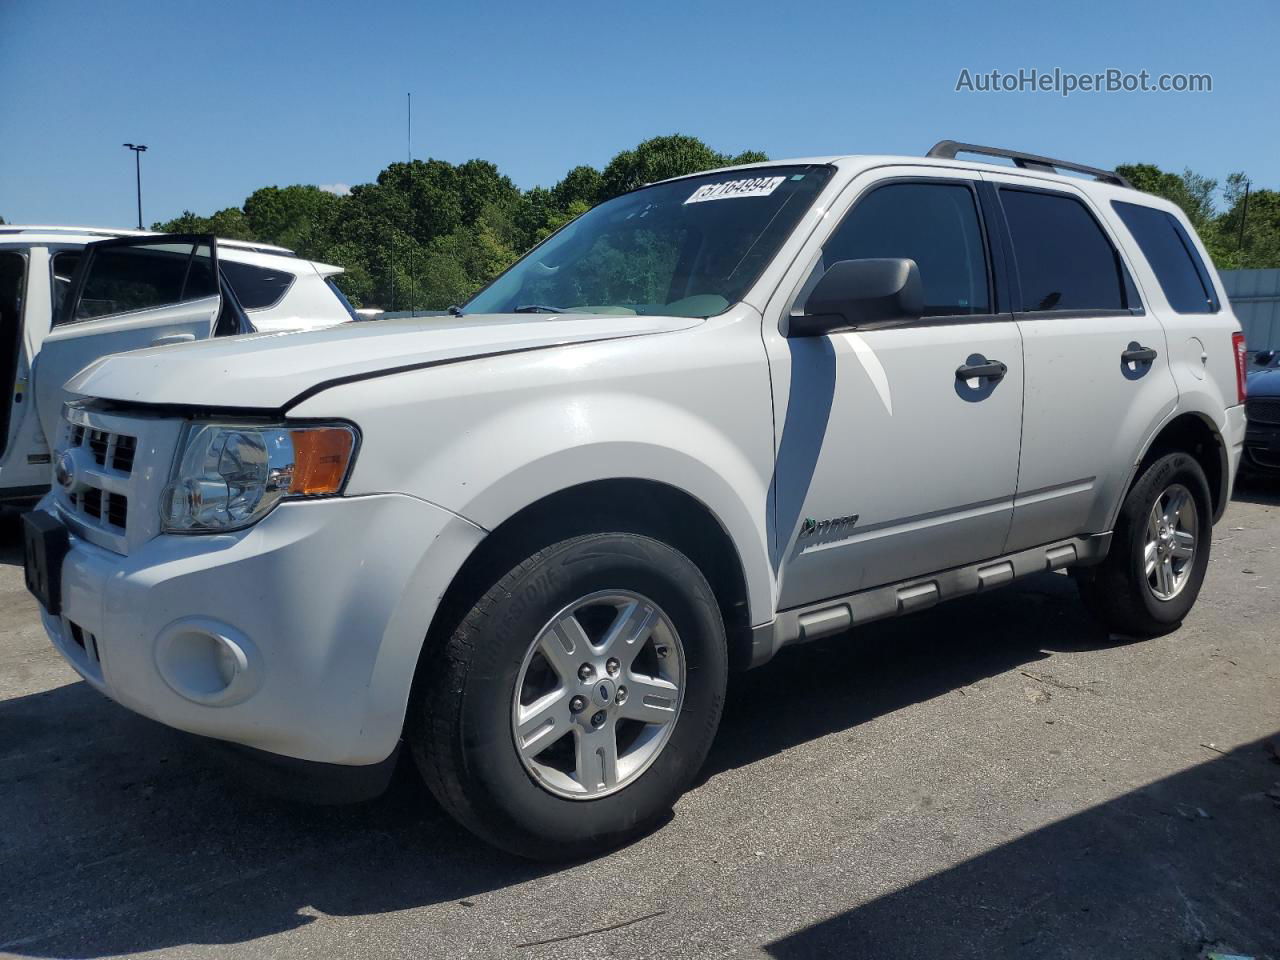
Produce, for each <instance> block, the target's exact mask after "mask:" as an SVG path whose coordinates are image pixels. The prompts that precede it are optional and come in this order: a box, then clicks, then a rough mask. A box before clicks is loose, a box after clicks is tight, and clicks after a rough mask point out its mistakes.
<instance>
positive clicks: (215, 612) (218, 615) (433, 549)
mask: <svg viewBox="0 0 1280 960" xmlns="http://www.w3.org/2000/svg"><path fill="white" fill-rule="evenodd" d="M41 507H42V509H47V510H48V511H49V512H50V513H54V514H55V515H56V511H55V510H54V509H53V508H52V507H51V506H50V501H49V500H46V501H44V502H43V503H42V505H41ZM481 536H483V531H482V530H481V529H480V528H479V527H476V526H474V525H473V524H471V523H468V522H467V521H466V520H463V519H462V518H460V517H458V516H456V515H454V514H452V513H450V512H448V511H446V510H443V509H441V508H439V507H436V506H434V505H433V504H429V503H426V502H424V501H422V500H418V499H415V498H413V497H407V496H399V495H392V494H385V495H377V496H366V497H351V498H339V499H333V500H324V501H314V502H309V503H304V502H297V503H286V504H282V505H281V506H280V507H278V508H277V509H276V510H275V511H274V512H273V513H272V514H271V515H270V516H268V517H267V518H265V519H264V520H263V521H261V522H260V523H259V524H257V525H256V526H254V527H250V528H249V529H247V530H243V531H239V532H237V533H232V534H225V535H221V536H194V537H182V536H160V537H156V538H154V539H152V540H150V541H148V542H146V543H144V544H143V545H142V546H141V547H140V548H138V549H137V550H135V551H134V552H133V553H131V554H130V555H128V556H123V555H120V554H117V553H113V552H111V551H109V550H105V549H103V548H101V547H98V546H95V545H94V544H91V543H89V542H87V541H85V540H83V539H81V538H79V537H76V536H74V535H72V537H71V546H70V550H69V552H68V553H67V555H66V559H65V561H64V564H63V567H62V581H61V582H62V610H61V612H60V615H59V616H56V617H54V616H50V615H49V614H48V613H47V612H44V611H42V616H43V620H44V626H45V630H46V632H47V633H48V634H49V637H50V639H51V640H52V642H53V644H54V646H55V647H56V648H57V649H58V651H59V652H60V653H61V654H62V655H63V657H64V658H66V660H67V661H68V663H70V664H71V666H72V667H73V668H75V670H76V671H77V672H79V673H80V675H81V676H83V677H84V678H85V680H87V681H88V682H89V683H90V684H92V685H93V686H94V687H96V688H97V689H98V690H100V691H101V692H103V693H104V694H106V695H107V696H109V697H111V698H112V699H113V700H116V701H117V702H119V703H120V704H122V705H123V706H125V707H128V708H129V709H131V710H134V711H136V712H137V713H140V714H143V715H144V716H147V717H151V718H152V719H154V720H158V721H159V722H161V723H163V724H166V725H168V726H171V727H176V728H178V729H180V730H185V731H188V732H190V733H195V734H199V735H201V736H205V737H212V738H216V739H219V740H225V741H230V742H232V743H237V744H242V745H244V746H246V747H252V748H254V749H256V750H260V751H266V752H267V753H271V754H278V755H281V756H284V757H293V758H297V759H300V760H310V761H318V762H321V763H328V764H345V765H368V764H377V763H380V762H382V761H384V760H386V759H387V758H388V757H390V756H391V755H392V753H393V752H394V751H395V750H396V747H397V744H398V742H399V739H400V734H401V731H402V728H403V724H404V715H405V707H406V705H407V703H408V699H409V692H410V687H411V685H412V681H413V676H414V672H415V669H416V667H417V662H418V655H419V652H420V651H421V647H422V641H423V639H424V637H425V635H426V631H427V628H428V626H429V624H430V622H431V618H432V616H433V615H434V613H435V607H436V603H437V601H438V599H439V597H440V596H441V595H442V594H443V593H444V591H445V589H446V587H447V586H448V583H449V580H450V579H452V576H453V573H454V572H455V571H456V570H457V569H458V568H459V567H460V566H461V563H462V560H463V559H464V558H465V557H466V555H467V554H468V553H469V552H470V551H471V549H472V548H473V547H474V545H475V544H476V543H478V542H479V539H480V537H481ZM228 651H229V653H228ZM232 664H234V666H231V665H232ZM229 673H230V674H231V675H232V676H233V679H232V680H231V681H230V682H229V683H228V682H226V677H227V675H228V674H229Z"/></svg>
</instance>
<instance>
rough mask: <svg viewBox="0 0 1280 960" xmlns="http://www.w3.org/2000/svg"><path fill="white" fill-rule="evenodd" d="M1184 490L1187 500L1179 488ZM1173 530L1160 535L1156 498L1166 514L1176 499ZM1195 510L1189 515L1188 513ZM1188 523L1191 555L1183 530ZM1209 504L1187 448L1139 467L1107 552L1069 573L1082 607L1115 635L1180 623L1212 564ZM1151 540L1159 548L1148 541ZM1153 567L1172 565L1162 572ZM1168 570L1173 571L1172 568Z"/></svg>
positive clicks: (1160, 630)
mask: <svg viewBox="0 0 1280 960" xmlns="http://www.w3.org/2000/svg"><path fill="white" fill-rule="evenodd" d="M1184 493H1185V495H1186V496H1185V500H1184V498H1183V494H1184ZM1179 500H1181V501H1183V504H1184V505H1183V507H1182V509H1181V510H1179V511H1178V517H1177V524H1176V525H1177V529H1176V531H1175V532H1174V533H1172V534H1171V535H1169V536H1167V537H1162V536H1159V535H1157V536H1155V540H1154V541H1153V538H1152V535H1153V533H1156V534H1158V531H1159V529H1160V528H1159V524H1157V523H1156V521H1155V520H1154V518H1153V509H1154V508H1155V507H1156V505H1157V502H1159V503H1160V505H1161V510H1160V513H1161V515H1162V516H1163V515H1166V514H1167V513H1168V511H1169V509H1170V508H1171V507H1172V505H1173V504H1174V503H1176V502H1177V501H1179ZM1189 514H1193V516H1189ZM1188 525H1190V526H1191V534H1192V537H1191V550H1192V551H1193V552H1192V555H1191V556H1190V557H1186V556H1185V550H1186V549H1187V543H1186V538H1185V534H1186V533H1187V529H1188ZM1212 526H1213V502H1212V500H1211V498H1210V494H1209V483H1208V481H1207V480H1206V479H1205V476H1204V471H1203V470H1202V469H1201V468H1200V464H1198V463H1197V462H1196V461H1195V459H1193V458H1192V457H1191V456H1189V455H1188V454H1185V453H1170V454H1167V455H1165V456H1163V457H1161V458H1160V459H1158V460H1156V461H1155V462H1154V463H1152V464H1151V465H1150V466H1148V467H1147V468H1146V470H1144V471H1143V472H1142V474H1141V475H1140V476H1139V477H1138V479H1137V480H1136V481H1135V482H1134V484H1133V486H1132V487H1131V488H1130V490H1129V493H1128V496H1126V497H1125V501H1124V505H1123V506H1122V507H1121V508H1120V516H1119V518H1118V520H1117V522H1116V528H1115V533H1114V536H1113V538H1112V541H1111V549H1110V551H1109V552H1108V554H1107V558H1106V559H1105V560H1104V561H1103V562H1102V563H1101V564H1099V565H1097V566H1095V567H1085V568H1082V569H1078V570H1076V571H1074V573H1075V578H1076V583H1077V585H1078V587H1079V590H1080V596H1081V599H1082V600H1083V601H1084V604H1085V607H1086V608H1087V609H1088V610H1089V612H1090V613H1091V614H1092V615H1093V616H1094V618H1095V619H1097V620H1098V621H1099V622H1100V623H1101V624H1102V625H1103V626H1105V627H1107V628H1108V629H1109V630H1110V631H1112V632H1113V633H1119V634H1123V635H1126V636H1132V637H1154V636H1159V635H1161V634H1164V633H1168V632H1170V631H1171V630H1175V629H1177V627H1178V626H1179V625H1181V623H1182V620H1183V618H1184V617H1186V615H1187V613H1188V612H1190V610H1191V607H1192V606H1193V605H1194V604H1195V602H1196V597H1197V596H1199V594H1200V587H1201V585H1202V584H1203V583H1204V575H1205V571H1206V570H1207V569H1208V566H1209V546H1210V543H1211V541H1212ZM1153 542H1154V543H1155V544H1156V549H1155V550H1154V551H1152V550H1151V547H1150V546H1149V545H1150V544H1152V543H1153ZM1153 560H1154V564H1155V567H1164V564H1165V561H1166V560H1168V561H1169V566H1168V567H1167V568H1166V569H1165V570H1164V571H1161V570H1152V569H1151V568H1150V566H1149V564H1150V562H1151V561H1153ZM1170 571H1171V572H1170Z"/></svg>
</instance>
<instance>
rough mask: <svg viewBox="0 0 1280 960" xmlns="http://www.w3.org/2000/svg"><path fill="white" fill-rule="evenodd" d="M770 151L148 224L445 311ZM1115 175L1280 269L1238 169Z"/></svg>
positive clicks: (1258, 207) (422, 166)
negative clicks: (591, 229)
mask: <svg viewBox="0 0 1280 960" xmlns="http://www.w3.org/2000/svg"><path fill="white" fill-rule="evenodd" d="M766 159H768V158H767V157H766V156H765V155H764V154H763V153H761V152H759V151H755V150H749V151H746V152H744V153H740V154H737V155H728V154H723V153H719V152H717V151H715V150H713V149H711V148H710V147H709V146H707V145H706V144H705V143H703V142H702V141H701V140H699V139H697V138H696V137H690V136H684V135H680V134H676V135H672V136H663V137H654V138H653V139H650V140H645V141H644V142H643V143H640V144H638V145H637V146H636V147H635V148H634V149H631V150H624V151H622V152H621V153H619V154H618V155H617V156H615V157H614V158H613V159H612V160H610V161H609V163H607V164H606V165H605V166H604V168H603V169H601V170H597V169H596V168H594V167H591V166H585V165H584V166H577V167H574V168H573V169H572V170H570V171H569V172H568V173H566V174H565V175H564V178H563V179H561V180H560V181H559V182H558V183H556V184H555V185H554V186H552V187H533V188H531V189H529V190H521V189H520V188H518V187H517V186H516V185H515V184H514V183H513V182H512V180H511V178H510V177H508V176H506V175H505V174H503V173H502V172H501V171H500V170H499V169H498V167H497V165H496V164H493V163H490V162H489V161H487V160H468V161H467V162H465V163H460V164H451V163H446V162H445V161H443V160H414V161H412V162H409V163H393V164H391V165H390V166H388V167H387V168H386V169H385V170H383V171H382V172H381V173H380V174H378V178H377V180H376V181H375V182H374V183H367V184H361V185H359V186H355V187H352V188H351V192H350V194H349V195H346V196H339V195H337V194H334V193H330V192H326V191H324V190H321V189H320V188H319V187H315V186H306V185H295V186H288V187H262V188H261V189H259V190H255V191H254V192H253V193H252V194H251V195H250V196H249V197H247V198H246V199H245V202H244V204H243V205H242V206H239V207H228V208H226V209H225V210H219V211H218V212H217V213H214V214H213V215H212V216H208V217H202V216H197V215H196V214H194V213H192V212H190V211H184V212H183V214H182V215H181V216H179V217H177V218H175V219H173V220H169V221H167V222H163V223H156V224H155V225H154V227H153V228H154V229H156V230H164V231H179V232H190V233H213V234H216V235H218V236H221V237H228V238H234V239H240V240H256V241H259V242H263V243H273V244H279V245H281V246H285V247H289V248H290V249H293V250H296V251H297V252H298V254H299V255H301V256H304V257H307V258H308V259H312V260H319V261H323V262H326V263H334V264H338V265H339V266H342V267H345V268H346V273H345V274H343V275H342V276H341V277H340V278H339V280H338V282H339V284H340V285H341V287H342V288H343V290H344V292H345V293H346V294H347V296H348V297H350V298H351V300H352V302H354V303H356V304H357V305H361V306H378V307H382V308H384V309H388V310H408V309H418V310H440V309H443V308H444V307H447V306H448V305H449V304H452V303H461V302H463V301H465V300H467V299H468V298H469V297H470V296H471V295H472V294H473V293H474V292H475V291H476V290H478V289H479V288H480V287H482V286H483V285H484V284H486V283H488V282H489V280H491V279H492V278H493V277H494V276H496V275H497V274H498V273H499V272H501V271H502V270H503V269H505V268H506V267H507V266H509V265H510V264H511V263H512V262H513V261H514V260H515V259H516V258H517V257H519V256H520V255H521V254H522V253H523V252H524V251H526V250H528V249H529V248H530V247H532V246H533V245H534V244H535V243H537V242H538V241H539V240H541V239H542V238H543V237H545V236H547V235H548V234H549V233H551V232H552V231H554V230H556V229H558V228H559V227H560V226H561V225H563V224H564V223H567V222H568V221H569V220H571V219H573V218H574V217H576V216H578V215H579V214H581V213H583V212H584V211H586V210H588V209H590V208H591V207H592V206H594V205H595V204H597V203H600V202H602V201H604V200H608V199H610V198H611V197H616V196H618V195H619V194H621V193H625V192H626V191H628V190H631V189H634V188H635V187H638V186H640V185H641V184H644V183H649V182H652V181H654V180H662V179H665V178H667V177H675V176H680V175H682V174H688V173H696V172H698V171H700V170H708V169H711V168H714V167H720V166H725V165H727V164H733V163H752V162H755V161H762V160H766ZM1118 169H1119V172H1121V173H1123V174H1124V175H1125V176H1127V177H1128V178H1129V179H1130V180H1131V181H1133V183H1134V185H1135V186H1136V187H1137V188H1138V189H1140V190H1146V191H1148V192H1151V193H1155V194H1158V195H1159V196H1162V197H1166V198H1168V199H1169V200H1172V201H1173V202H1174V203H1177V204H1178V205H1179V206H1181V207H1182V209H1183V210H1185V211H1186V212H1187V216H1188V217H1189V218H1190V220H1191V222H1192V223H1193V224H1194V225H1195V228H1196V230H1197V231H1198V232H1199V234H1200V236H1201V238H1202V239H1203V240H1204V243H1205V246H1206V247H1207V248H1208V250H1209V252H1210V254H1211V255H1212V256H1213V259H1214V262H1215V263H1216V264H1217V266H1218V268H1219V269H1220V270H1226V269H1234V268H1239V267H1280V192H1278V191H1275V190H1249V191H1248V197H1247V200H1246V183H1247V182H1248V181H1247V178H1246V177H1245V175H1244V174H1243V173H1233V174H1232V175H1231V176H1229V177H1228V178H1227V179H1226V181H1225V182H1224V184H1223V185H1222V189H1221V190H1219V189H1218V187H1219V184H1218V183H1217V181H1214V180H1211V179H1209V178H1207V177H1203V176H1201V175H1199V174H1197V173H1194V172H1192V171H1190V170H1187V171H1185V172H1183V173H1182V174H1175V173H1170V172H1167V171H1164V170H1161V169H1160V168H1159V167H1157V166H1155V165H1154V164H1147V163H1142V164H1130V165H1125V166H1121V167H1119V168H1118ZM1219 196H1221V203H1219V199H1218V198H1219ZM1246 206H1247V215H1246V212H1245V211H1246ZM1242 223H1243V225H1244V226H1243V230H1242V229H1241V224H1242Z"/></svg>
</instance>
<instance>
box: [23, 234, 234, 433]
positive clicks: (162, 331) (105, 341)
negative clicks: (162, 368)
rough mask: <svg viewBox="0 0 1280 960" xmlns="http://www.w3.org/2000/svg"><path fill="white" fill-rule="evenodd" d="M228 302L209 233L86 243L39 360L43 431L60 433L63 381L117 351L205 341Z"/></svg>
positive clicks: (37, 379)
mask: <svg viewBox="0 0 1280 960" xmlns="http://www.w3.org/2000/svg"><path fill="white" fill-rule="evenodd" d="M225 300H226V297H224V291H223V285H222V283H221V281H220V274H219V272H218V255H217V243H216V241H215V240H214V238H213V237H211V236H195V235H177V234H170V235H165V236H154V237H128V238H125V239H119V240H103V241H100V242H98V243H91V244H89V245H88V246H86V247H85V248H84V255H83V257H82V258H81V260H80V264H79V266H78V267H77V268H76V273H75V277H74V279H73V280H72V283H71V290H70V293H69V295H68V296H67V298H66V302H65V303H64V304H63V309H62V311H61V314H60V315H59V316H56V317H54V318H53V320H54V326H53V328H52V329H51V330H50V331H49V335H48V336H47V337H46V338H45V341H44V343H43V344H42V345H41V347H40V352H39V354H38V355H37V357H36V363H35V369H34V371H33V380H34V381H35V382H34V388H35V396H36V408H37V410H38V412H39V415H40V424H41V427H42V428H43V429H44V432H45V436H46V437H48V438H50V440H51V441H52V438H53V437H54V436H55V435H56V432H57V426H58V419H59V417H60V416H61V410H62V404H63V402H64V401H65V400H66V399H68V398H69V397H70V396H71V395H70V394H68V393H67V392H66V390H65V389H64V385H65V384H66V382H67V381H68V380H70V379H71V378H72V377H73V376H75V375H76V374H77V373H79V372H80V371H81V370H83V369H84V368H85V367H87V366H88V365H89V364H91V363H93V362H94V361H95V360H98V359H100V358H102V357H105V356H108V355H110V354H113V353H123V352H125V351H127V350H139V349H142V348H144V347H153V346H161V345H164V344H170V343H184V342H189V341H193V340H204V339H207V338H208V337H211V336H213V335H214V333H215V330H216V329H217V327H218V324H219V318H220V317H222V316H223V315H224V310H223V307H224V301H225ZM237 312H238V311H237ZM225 322H226V320H225V318H224V323H225ZM233 325H234V323H233ZM229 332H236V331H234V330H232V331H229Z"/></svg>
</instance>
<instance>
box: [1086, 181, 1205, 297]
mask: <svg viewBox="0 0 1280 960" xmlns="http://www.w3.org/2000/svg"><path fill="white" fill-rule="evenodd" d="M1111 206H1112V207H1114V208H1115V211H1116V213H1118V214H1119V215H1120V219H1121V220H1123V221H1124V225H1125V226H1126V227H1128V228H1129V232H1130V233H1132V234H1133V239H1135V240H1137V241H1138V246H1139V247H1141V248H1142V255H1143V256H1144V257H1146V258H1147V263H1149V264H1151V270H1152V272H1154V273H1155V275H1156V279H1157V280H1159V281H1160V289H1161V290H1163V291H1164V295H1165V298H1166V299H1167V300H1168V301H1169V306H1171V307H1173V309H1174V310H1175V311H1177V312H1178V313H1217V312H1218V295H1217V293H1215V292H1214V289H1213V282H1212V281H1211V280H1210V279H1209V271H1208V270H1206V269H1205V266H1204V261H1203V260H1201V259H1200V255H1199V254H1198V253H1197V252H1196V248H1195V245H1194V244H1193V243H1192V242H1191V238H1190V237H1189V236H1187V231H1186V230H1184V229H1183V228H1182V224H1180V223H1179V222H1178V219H1177V217H1175V216H1173V214H1171V213H1166V212H1165V211H1164V210H1157V209H1156V208H1155V207H1145V206H1143V205H1142V204H1138V203H1124V202H1123V201H1120V200H1113V201H1112V202H1111Z"/></svg>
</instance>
